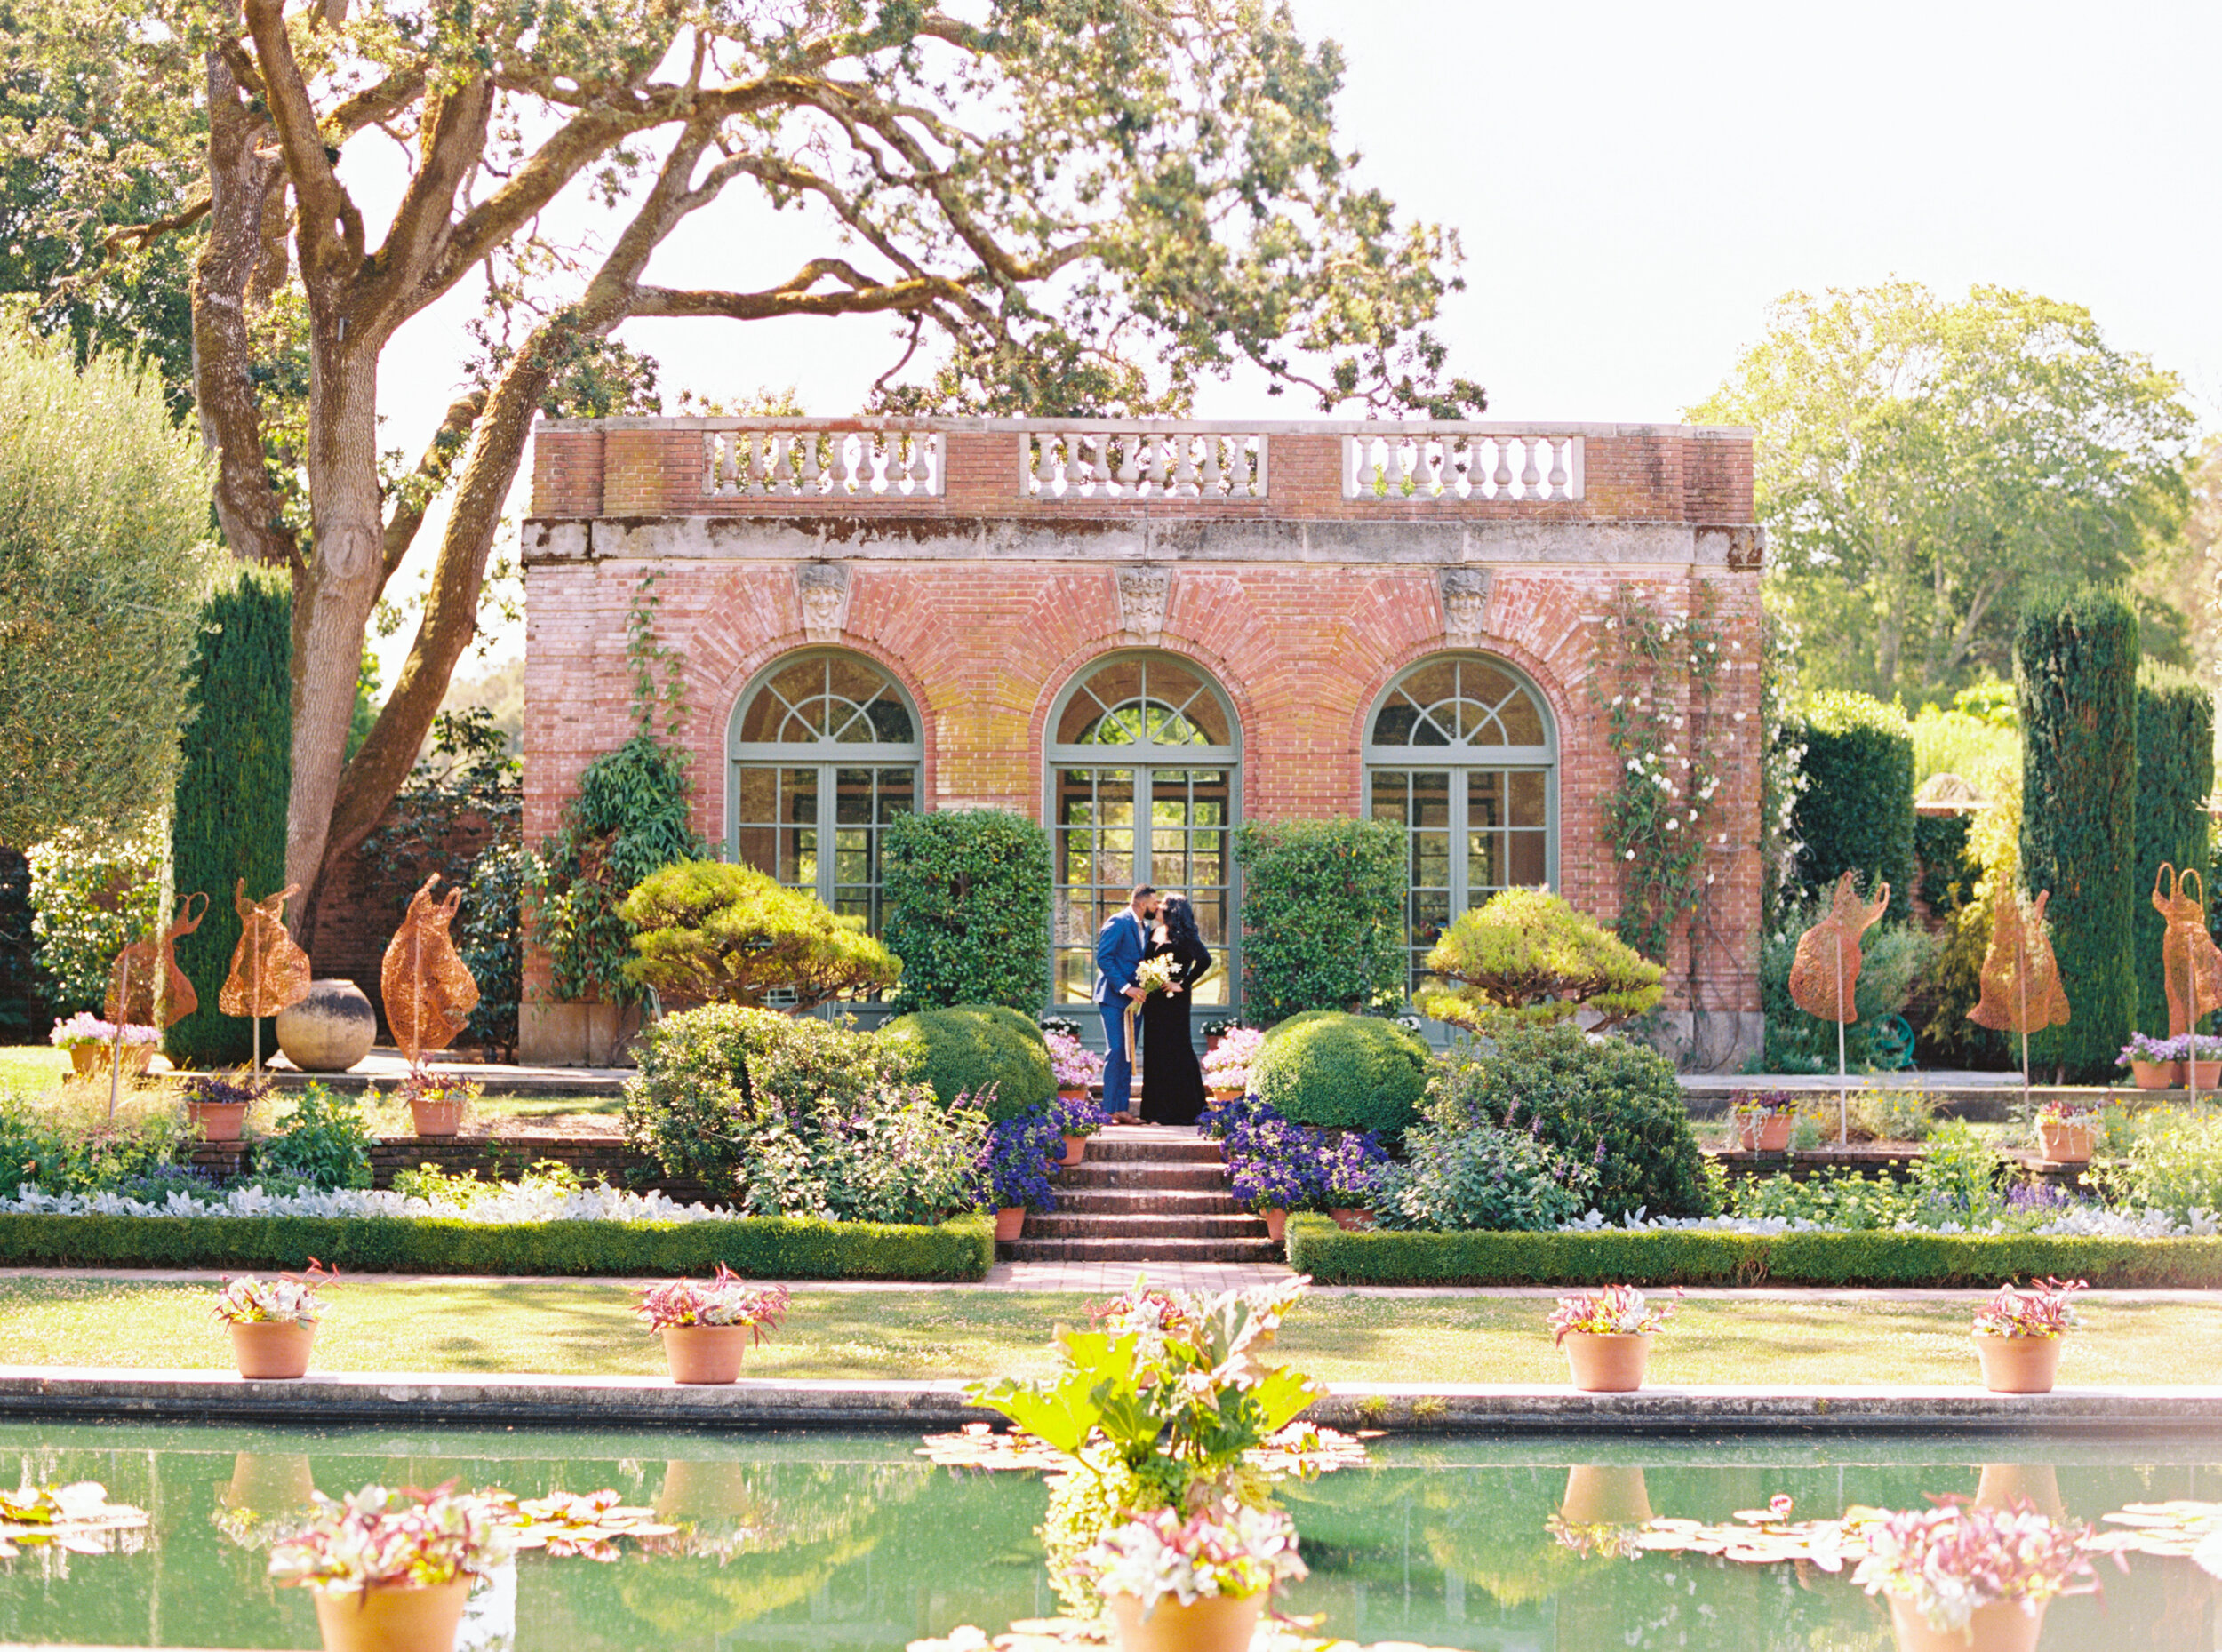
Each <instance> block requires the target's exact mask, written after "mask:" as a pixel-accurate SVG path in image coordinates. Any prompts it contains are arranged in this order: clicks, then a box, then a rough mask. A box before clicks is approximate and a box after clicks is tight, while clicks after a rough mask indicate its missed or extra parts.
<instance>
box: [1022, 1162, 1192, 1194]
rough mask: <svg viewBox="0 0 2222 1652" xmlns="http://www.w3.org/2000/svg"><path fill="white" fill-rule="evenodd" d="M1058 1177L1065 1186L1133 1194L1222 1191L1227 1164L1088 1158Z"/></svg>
mask: <svg viewBox="0 0 2222 1652" xmlns="http://www.w3.org/2000/svg"><path fill="white" fill-rule="evenodd" d="M1059 1182H1060V1185H1063V1186H1066V1187H1118V1188H1124V1189H1126V1190H1128V1191H1129V1192H1133V1193H1141V1192H1147V1191H1150V1190H1152V1189H1175V1188H1187V1189H1192V1190H1194V1191H1195V1192H1198V1193H1222V1192H1224V1191H1225V1190H1226V1187H1227V1167H1226V1166H1225V1165H1221V1164H1167V1163H1163V1162H1162V1161H1155V1160H1147V1159H1130V1160H1125V1161H1120V1162H1115V1163H1109V1164H1106V1163H1102V1162H1099V1161H1096V1160H1094V1159H1093V1158H1092V1157H1091V1158H1089V1159H1084V1160H1083V1161H1081V1162H1080V1163H1078V1164H1075V1165H1073V1166H1071V1167H1070V1168H1069V1169H1065V1170H1062V1171H1060V1172H1059Z"/></svg>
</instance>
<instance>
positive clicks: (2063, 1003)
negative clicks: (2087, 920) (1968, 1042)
mask: <svg viewBox="0 0 2222 1652" xmlns="http://www.w3.org/2000/svg"><path fill="white" fill-rule="evenodd" d="M2051 898H2052V891H2051V890H2045V891H2044V892H2043V893H2042V894H2041V895H2039V896H2038V897H2037V898H2036V899H2035V900H2034V901H2032V902H2030V903H2029V905H2028V908H2027V910H2026V912H2025V911H2024V909H2023V906H2022V900H2021V897H2020V895H2019V893H2018V892H2017V891H2015V890H2007V891H2006V895H2005V898H2003V899H2002V900H2000V901H1999V902H1998V903H1997V905H1996V910H1995V911H1994V912H1993V913H1992V914H1991V944H1990V950H1989V951H1987V952H1986V953H1985V954H1983V993H1982V996H1981V997H1979V998H1978V999H1977V1000H1976V1003H1975V1008H1974V1009H1972V1010H1969V1011H1968V1019H1969V1020H1970V1021H1972V1022H1974V1023H1975V1024H1976V1025H1977V1026H1986V1027H1989V1028H1990V1029H1991V1030H1992V1031H1993V1032H1997V1033H2020V1034H2021V1099H2022V1102H2023V1104H2024V1105H2026V1104H2027V1102H2028V1100H2029V1034H2030V1033H2042V1031H2043V1030H2044V1029H2045V1028H2046V1027H2048V1026H2066V1025H2067V1018H2068V1007H2067V988H2066V987H2065V986H2062V985H2061V984H2060V966H2059V964H2058V962H2057V961H2056V960H2055V959H2054V958H2053V956H2052V938H2051V936H2050V934H2049V933H2048V932H2047V931H2046V930H2045V927H2044V904H2045V902H2047V901H2049V900H2050V899H2051Z"/></svg>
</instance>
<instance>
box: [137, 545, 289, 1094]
mask: <svg viewBox="0 0 2222 1652" xmlns="http://www.w3.org/2000/svg"><path fill="white" fill-rule="evenodd" d="M292 671H293V595H292V589H291V588H290V587H289V586H288V585H287V583H286V580H285V577H284V575H283V574H281V573H277V572H274V571H270V570H268V569H261V568H247V567H242V568H241V569H239V570H238V571H237V572H236V574H235V575H234V576H233V577H232V578H231V579H228V580H226V581H224V582H221V583H220V584H219V585H218V586H217V587H216V589H215V591H214V592H213V593H212V595H210V596H209V598H208V600H207V601H206V602H205V603H204V604H203V605H202V609H201V634H200V640H199V642H198V643H197V645H196V649H195V652H194V657H193V666H192V670H191V673H190V674H189V679H188V709H187V713H186V716H187V722H186V727H185V738H184V740H183V741H182V743H181V746H180V754H179V758H180V762H179V769H178V791H177V806H176V809H175V810H174V811H173V812H172V815H171V818H170V858H169V865H168V866H166V867H165V868H164V879H163V882H164V891H163V892H164V898H165V900H166V902H167V904H166V905H165V906H164V911H165V912H167V911H174V910H175V908H176V899H177V897H178V896H179V895H180V894H188V895H189V894H192V893H193V892H195V891H196V890H199V891H203V892H205V893H206V894H207V896H208V916H207V917H206V918H205V919H204V920H203V922H202V923H201V927H200V928H199V929H198V930H196V931H194V933H192V934H191V935H188V936H187V937H186V938H184V939H182V940H180V942H179V943H178V968H179V969H180V970H183V971H184V972H185V977H186V978H187V979H188V980H189V981H191V982H192V983H193V990H194V992H195V993H196V994H198V995H199V998H200V1001H201V1002H200V1008H199V1009H198V1010H195V1011H194V1012H193V1014H191V1015H189V1016H187V1017H186V1018H184V1019H183V1020H181V1021H180V1022H179V1023H178V1024H177V1025H176V1026H173V1027H172V1028H171V1029H170V1033H169V1036H168V1037H167V1038H166V1039H165V1040H164V1046H163V1047H164V1049H165V1050H166V1051H167V1053H168V1054H169V1057H170V1058H171V1059H172V1061H174V1062H177V1063H178V1064H179V1065H195V1066H218V1065H228V1064H230V1063H234V1062H242V1061H244V1060H246V1059H247V1058H248V1056H249V1054H250V1053H251V1052H250V1048H249V1046H250V1030H249V1027H248V1025H247V1023H246V1022H245V1021H244V1020H242V1019H240V1018H237V1017H236V1016H228V1015H225V1014H224V1013H223V1012H222V1011H221V1010H218V1009H217V1007H216V994H217V993H218V992H219V991H220V990H221V988H222V986H223V985H224V975H225V972H226V971H227V970H229V969H230V967H231V954H232V949H233V948H234V947H236V946H238V945H239V915H238V913H237V912H236V910H235V909H234V907H233V906H232V892H233V890H234V888H235V886H236V884H237V882H238V881H239V880H240V879H241V878H244V879H246V880H247V894H248V896H249V897H250V898H256V897H260V896H265V895H268V894H269V893H270V892H271V891H272V890H278V889H283V888H284V886H285V810H286V801H287V797H288V794H290V793H291V791H292V784H293V765H292V746H293V710H292ZM265 1044H266V1048H267V1047H268V1041H267V1040H266V1041H265Z"/></svg>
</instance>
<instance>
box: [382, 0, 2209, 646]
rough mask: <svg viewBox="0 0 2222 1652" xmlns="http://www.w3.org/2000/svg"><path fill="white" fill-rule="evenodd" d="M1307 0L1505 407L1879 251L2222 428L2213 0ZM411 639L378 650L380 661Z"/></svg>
mask: <svg viewBox="0 0 2222 1652" xmlns="http://www.w3.org/2000/svg"><path fill="white" fill-rule="evenodd" d="M1291 4H1292V6H1293V9H1294V11H1295V13H1296V16H1297V18H1298V20H1299V25H1300V26H1301V27H1302V28H1303V29H1304V31H1305V32H1306V33H1307V35H1308V36H1311V37H1313V38H1315V39H1316V38H1318V37H1320V36H1327V37H1331V38H1332V39H1335V40H1337V41H1339V42H1340V43H1341V44H1342V46H1343V48H1344V51H1345V52H1346V54H1347V59H1348V73H1347V83H1346V90H1345V92H1344V95H1343V98H1342V101H1341V104H1340V117H1339V130H1340V133H1341V138H1342V143H1343V147H1344V148H1358V149H1359V150H1361V151H1362V152H1363V155H1364V156H1365V168H1364V170H1365V172H1366V174H1367V176H1368V177H1369V178H1370V179H1371V180H1373V181H1375V182H1377V183H1379V185H1380V186H1382V187H1383V188H1385V189H1386V190H1387V193H1388V194H1389V195H1390V196H1392V198H1394V199H1395V201H1396V203H1397V204H1398V206H1399V208H1400V209H1401V210H1402V211H1403V212H1405V213H1406V214H1408V215H1413V216H1418V217H1422V218H1427V219H1435V220H1438V221H1441V222H1443V223H1446V224H1449V225H1451V226H1453V227H1457V228H1458V229H1459V232H1460V233H1461V235H1462V236H1463V238H1464V242H1465V248H1466V253H1467V264H1466V267H1465V272H1464V273H1465V276H1466V279H1467V291H1466V292H1464V293H1461V294H1457V295H1454V296H1453V298H1452V299H1451V301H1450V304H1449V307H1448V308H1447V310H1446V313H1445V315H1444V318H1443V324H1442V327H1441V331H1442V333H1443V336H1444V338H1445V339H1447V340H1448V341H1449V342H1450V344H1451V347H1452V363H1451V364H1452V369H1453V371H1459V372H1462V373H1464V374H1466V375H1467V376H1469V377H1472V378H1475V379H1480V380H1481V381H1482V383H1483V384H1484V385H1486V386H1487V387H1488V388H1489V392H1490V416H1491V418H1504V419H1595V420H1625V421H1641V420H1671V419H1676V418H1677V417H1679V415H1680V414H1681V412H1682V409H1684V408H1685V407H1687V406H1689V405H1690V403H1693V402H1696V401H1698V400H1699V399H1701V398H1702V397H1703V396H1705V395H1706V394H1707V393H1708V392H1709V391H1710V390H1711V389H1712V388H1713V387H1714V386H1715V385H1716V384H1718V383H1719V381H1720V380H1721V379H1722V377H1723V376H1724V375H1725V374H1726V372H1727V371H1728V369H1729V367H1730V364H1731V363H1733V361H1734V360H1735V358H1736V355H1737V354H1738V351H1739V350H1740V349H1741V348H1742V347H1744V346H1745V345H1746V344H1747V343H1749V342H1750V341H1751V340H1753V339H1754V338H1755V337H1756V336H1757V335H1758V333H1759V332H1760V331H1761V329H1762V326H1763V324H1764V320H1765V314H1766V308H1767V306H1768V305H1769V303H1770V302H1771V301H1772V300H1773V299H1775V298H1776V297H1778V295H1780V294H1781V293H1783V292H1785V291H1789V290H1791V289H1793V288H1799V287H1802V288H1806V289H1809V290H1818V289H1820V288H1823V287H1828V286H1858V285H1862V284H1866V283H1874V282H1878V281H1882V280H1884V279H1886V278H1888V277H1890V276H1893V275H1897V276H1903V277H1906V278H1908V279H1912V280H1917V281H1922V282H1925V283H1929V284H1930V286H1932V287H1935V288H1937V289H1938V290H1940V291H1963V290H1964V289H1965V288H1966V287H1967V286H1968V285H1969V284H1970V283H1975V282H1986V283H1999V284H2002V285H2007V286H2015V287H2023V288H2027V289H2029V290H2032V291H2037V292H2041V293H2043V294H2046V295H2047V296H2050V297H2052V298H2056V299H2067V300H2072V301H2074V302H2078V303H2082V304H2084V305H2086V306H2088V307H2090V309H2091V310H2092V311H2093V313H2094V314H2095V315H2097V316H2098V321H2099V323H2100V324H2101V325H2102V327H2103V328H2104V329H2105V330H2106V333H2107V336H2108V337H2109V339H2111V340H2112V341H2113V342H2114V344H2116V345H2117V346H2118V347H2125V348H2130V349H2136V350H2141V351H2144V352H2146V353H2147V354H2149V355H2152V356H2153V357H2154V359H2155V360H2156V361H2157V362H2158V363H2160V364H2161V365H2162V366H2164V367H2168V368H2171V369H2173V370H2174V371H2177V372H2178V373H2180V374H2181V375H2182V376H2183V377H2184V379H2185V380H2186V383H2187V385H2188V387H2189V388H2190V390H2191V393H2192V395H2193V397H2194V401H2195V403H2197V405H2198V407H2199V411H2200V414H2201V417H2202V421H2203V422H2204V424H2205V425H2206V426H2207V427H2208V428H2210V429H2212V428H2216V427H2222V305H2218V300H2217V287H2216V279H2215V277H2216V272H2217V270H2218V268H2222V258H2218V253H2222V211H2218V207H2222V200H2218V185H2217V177H2218V160H2222V114H2218V111H2222V99H2218V97H2217V95H2216V93H2217V87H2216V78H2217V73H2218V68H2222V5H2218V4H2213V0H2208V3H2207V4H2187V3H2186V4H2170V3H2169V0H2130V3H2128V4H2116V5H2114V6H2110V7H2108V8H2106V11H2105V12H2104V13H2103V14H2102V13H2099V12H2095V11H2094V10H2093V9H2092V8H2090V6H2088V5H2078V6H2070V5H2067V4H2060V3H2059V0H2028V3H2025V4H2014V5H2008V4H1976V3H1973V0H1928V3H1926V4H1922V3H1918V0H1865V3H1864V4H1857V5H1836V6H1826V7H1824V6H1820V5H1817V4H1810V0H1808V3H1807V4H1797V3H1796V0H1791V3H1790V4H1783V3H1782V0H1775V3H1774V4H1725V3H1720V0H1714V3H1711V4H1707V3H1706V0H1691V3H1690V4H1681V5H1675V6H1667V5H1659V4H1642V5H1638V4H1624V3H1621V0H1599V3H1596V4H1587V5H1583V6H1580V7H1579V8H1577V7H1571V6H1566V5H1543V4H1532V3H1531V4H1519V5H1511V4H1501V3H1500V0H1395V4H1390V3H1388V0H1291ZM739 188H740V187H739V186H736V187H735V189H734V191H733V192H731V193H733V194H737V193H738V192H739ZM366 204H367V203H366ZM825 243H826V237H825V236H824V235H822V234H813V233H811V230H810V228H809V227H807V226H806V225H805V222H804V220H803V219H802V218H801V216H800V215H799V214H797V213H788V214H786V215H784V216H782V215H775V214H769V213H761V212H755V211H750V212H747V213H745V214H743V213H733V212H727V213H725V214H724V215H723V217H721V216H720V215H719V212H718V209H715V208H713V209H712V210H711V211H709V212H707V213H705V214H703V215H701V217H700V219H699V221H698V222H697V223H695V224H694V225H692V226H691V227H690V230H689V232H688V238H687V240H686V241H684V242H683V243H678V242H675V243H673V244H672V245H671V246H669V247H667V249H666V250H665V253H664V255H663V259H662V260H661V261H659V263H658V264H657V265H655V266H653V267H651V275H652V277H653V278H658V279H662V280H666V281H668V282H671V283H674V284H688V283H711V282H715V283H717V284H721V285H726V284H739V283H741V282H743V281H747V280H753V279H755V278H757V277H763V278H765V279H776V278H777V277H778V276H779V275H785V274H786V273H787V272H788V271H790V270H791V269H792V268H793V267H795V265H797V264H799V263H800V262H802V260H803V259H805V258H807V257H809V256H811V254H812V253H814V252H817V251H822V250H825ZM475 304H476V297H475V294H471V293H462V294H459V295H457V296H456V298H455V299H452V300H451V301H450V303H448V304H447V305H444V306H443V307H441V309H440V310H438V311H436V312H435V313H433V314H431V315H427V316H424V317H421V318H420V320H419V321H418V322H417V323H412V326H411V327H410V328H409V329H407V330H406V331H404V333H403V334H402V336H401V337H400V338H399V339H396V343H395V346H394V347H393V348H392V349H391V350H390V351H389V352H388V356H387V359H386V364H385V371H384V374H383V376H382V380H381V389H382V394H383V402H384V406H385V409H386V411H387V413H388V442H389V443H393V444H396V445H401V446H404V447H406V448H407V449H408V450H409V451H411V452H412V453H413V452H414V451H417V450H418V448H419V447H420V445H421V443H422V441H423V439H424V436H425V435H426V434H427V433H428V431H429V430H430V429H431V427H433V425H434V424H435V423H436V420H437V419H438V416H439V413H440V411H441V410H442V409H444V407H445V405H446V403H447V401H448V398H449V396H450V395H451V394H452V386H453V384H454V382H455V379H456V363H458V362H459V361H460V355H461V349H460V336H459V334H458V332H457V331H456V328H457V325H458V323H460V319H461V318H462V317H463V316H465V315H468V314H469V313H470V312H471V310H472V308H473V307H475ZM622 336H623V337H625V338H626V339H628V340H629V341H630V342H632V343H634V344H635V346H637V347H642V348H645V349H647V350H649V351H651V353H653V354H655V355H658V356H659V358H660V359H661V362H662V364H663V385H664V387H665V390H666V393H667V395H674V394H675V392H676V391H678V390H679V389H680V388H682V387H686V388H691V389H693V390H695V391H697V392H699V393H701V394H703V395H710V396H723V397H727V398H731V397H733V396H735V395H739V394H742V393H745V392H747V391H748V390H750V389H753V388H755V387H758V386H763V385H771V386H783V385H789V384H792V385H794V386H795V387H796V388H797V390H798V392H799V394H800V395H801V398H802V402H803V405H804V406H805V407H807V408H809V409H810V410H811V411H813V412H823V413H843V412H849V411H854V410H855V409H856V407H857V406H858V405H859V403H860V402H861V400H862V398H863V396H864V394H865V392H866V390H867V387H868V386H869V385H870V384H871V382H872V380H873V379H875V377H877V376H878V375H879V373H881V372H882V371H884V370H885V368H886V367H887V366H888V365H889V364H890V363H891V362H892V361H893V359H894V357H895V355H896V354H897V347H896V346H895V345H894V344H893V343H892V342H891V336H890V331H889V327H888V324H887V323H884V322H883V321H879V320H876V319H874V318H869V317H858V318H851V319H848V320H843V321H830V322H827V321H797V322H788V323H727V322H715V321H707V322H706V321H693V322H662V323H634V324H633V325H632V326H631V327H629V328H628V329H627V331H625V332H624V334H623V335H622ZM1268 406H1269V408H1270V411H1272V412H1273V413H1274V414H1275V416H1278V417H1283V418H1298V417H1304V416H1307V415H1308V414H1309V412H1310V411H1311V409H1310V407H1309V406H1308V405H1307V404H1305V403H1303V402H1302V401H1301V400H1300V398H1299V397H1298V396H1296V395H1290V396H1287V397H1283V398H1280V399H1279V400H1278V401H1276V402H1275V403H1271V404H1267V403H1266V402H1265V400H1264V398H1263V397H1262V396H1260V395H1257V394H1256V387H1255V385H1254V384H1252V385H1232V386H1218V385H1212V386H1209V387H1206V389H1205V391H1204V394H1203V397H1202V399H1201V402H1200V405H1199V410H1198V411H1199V412H1200V413H1201V414H1202V415H1203V416H1205V417H1245V416H1250V415H1252V414H1256V413H1259V412H1263V411H1268ZM436 525H437V524H436V523H428V526H427V529H426V539H425V543H426V544H427V545H429V544H430V543H431V542H432V534H433V532H434V531H435V530H436ZM420 560H421V550H420V556H419V557H413V558H412V562H416V561H420ZM417 577H420V576H416V575H414V574H413V573H412V572H411V571H404V575H403V576H402V579H400V580H399V581H397V582H396V592H399V591H400V590H402V589H404V588H405V587H408V586H410V585H411V584H412V581H413V579H415V578H417ZM407 641H408V639H407V636H406V634H404V635H403V636H400V637H396V638H395V639H393V640H392V641H391V642H389V643H388V645H387V648H386V650H384V651H385V654H386V657H387V660H388V670H387V672H386V676H387V679H388V681H389V682H390V681H391V678H392V667H393V666H395V665H396V664H398V661H399V658H400V656H401V653H402V652H403V651H404V650H405V648H406V644H407ZM517 645H518V644H517V642H516V640H515V639H512V638H504V639H502V640H501V641H500V643H499V644H498V645H497V647H496V649H495V650H494V651H495V653H496V655H497V656H499V655H500V654H505V653H508V652H511V651H514V649H515V647H516V646H517ZM476 669H477V667H476V666H474V665H473V664H471V663H470V662H469V661H468V660H467V661H466V662H465V664H464V665H463V666H462V667H461V668H460V674H466V675H467V674H470V673H472V672H473V671H474V670H476Z"/></svg>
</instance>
